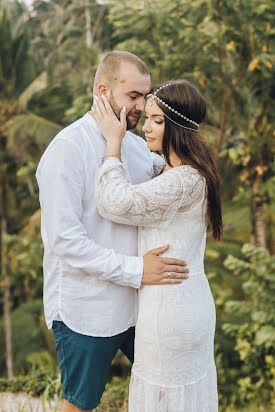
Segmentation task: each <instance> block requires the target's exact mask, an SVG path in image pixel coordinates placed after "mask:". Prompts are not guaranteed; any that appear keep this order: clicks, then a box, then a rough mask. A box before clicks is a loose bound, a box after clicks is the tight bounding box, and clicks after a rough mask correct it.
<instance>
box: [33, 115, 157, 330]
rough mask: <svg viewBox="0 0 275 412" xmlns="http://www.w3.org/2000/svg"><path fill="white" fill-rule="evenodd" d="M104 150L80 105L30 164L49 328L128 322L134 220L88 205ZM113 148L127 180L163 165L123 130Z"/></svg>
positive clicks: (143, 177) (137, 279)
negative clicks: (107, 215)
mask: <svg viewBox="0 0 275 412" xmlns="http://www.w3.org/2000/svg"><path fill="white" fill-rule="evenodd" d="M105 150H106V142H105V140H104V138H103V136H102V134H101V132H100V129H99V127H98V125H97V123H96V122H95V120H94V119H93V118H92V117H91V115H90V114H89V113H86V114H85V115H84V116H83V117H82V118H81V119H79V120H77V121H76V122H74V123H73V124H71V125H70V126H68V127H66V128H65V129H63V130H62V131H61V132H60V133H58V134H57V136H56V137H55V138H54V139H53V141H52V142H51V143H50V145H49V146H48V148H47V149H46V151H45V152H44V154H43V156H42V158H41V160H40V163H39V165H38V169H37V173H36V178H37V181H38V185H39V190H40V193H39V199H40V205H41V235H42V240H43V243H44V259H43V272H44V291H43V301H44V311H45V317H46V323H47V326H48V328H49V329H50V328H51V327H52V322H53V320H54V319H61V320H62V321H63V322H64V323H65V324H66V325H67V326H68V327H69V328H70V329H72V330H73V331H75V332H78V333H81V334H84V335H90V336H114V335H117V334H119V333H121V332H123V331H125V330H127V329H128V328H129V327H131V326H134V325H135V323H136V318H137V293H136V289H137V288H139V286H140V284H141V279H142V274H143V259H142V257H137V228H136V227H134V226H129V225H121V224H117V223H113V222H111V221H108V220H106V219H104V218H102V217H101V216H100V215H99V214H98V212H97V207H96V200H95V193H94V191H95V187H94V182H95V172H96V170H97V169H98V168H99V167H100V166H101V164H102V158H103V156H104V154H105ZM121 153H122V161H123V163H124V166H125V167H126V170H127V174H128V178H129V180H130V181H131V182H132V183H133V184H137V183H142V182H144V181H147V180H149V179H150V178H151V177H152V176H153V174H154V168H158V167H161V165H163V160H162V159H160V157H159V156H155V157H153V159H155V160H152V156H151V154H150V151H149V150H148V148H147V146H146V143H145V142H144V140H143V139H141V138H140V137H139V136H136V135H134V134H133V133H131V132H129V131H127V132H126V135H125V137H124V139H123V141H122V151H121Z"/></svg>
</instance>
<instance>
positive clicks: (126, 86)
mask: <svg viewBox="0 0 275 412" xmlns="http://www.w3.org/2000/svg"><path fill="white" fill-rule="evenodd" d="M117 84H118V85H119V86H120V87H121V89H123V91H124V92H126V93H128V92H137V93H140V94H146V93H148V91H149V90H150V84H151V78H150V75H147V74H143V73H141V72H140V71H139V70H138V68H137V67H136V66H135V65H133V64H126V63H124V64H122V65H121V67H120V73H119V78H118V83H117Z"/></svg>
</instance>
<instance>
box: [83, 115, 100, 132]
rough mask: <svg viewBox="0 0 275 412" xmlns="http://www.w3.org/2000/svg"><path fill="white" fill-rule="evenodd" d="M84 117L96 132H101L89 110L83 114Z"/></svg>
mask: <svg viewBox="0 0 275 412" xmlns="http://www.w3.org/2000/svg"><path fill="white" fill-rule="evenodd" d="M83 117H84V119H85V120H87V122H88V123H90V124H91V125H92V126H93V128H94V129H96V131H97V132H98V133H100V134H101V130H100V127H99V126H98V124H97V122H96V120H95V119H94V118H93V117H92V116H91V115H90V112H87V113H86V114H84V116H83Z"/></svg>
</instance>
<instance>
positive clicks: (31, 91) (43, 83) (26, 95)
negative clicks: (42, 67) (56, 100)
mask: <svg viewBox="0 0 275 412" xmlns="http://www.w3.org/2000/svg"><path fill="white" fill-rule="evenodd" d="M47 86H48V75H47V73H46V72H45V71H44V72H42V73H41V74H40V75H39V76H38V77H37V78H36V79H34V80H33V81H32V82H31V84H29V85H28V87H26V89H25V90H24V91H23V93H21V95H20V96H19V98H18V109H19V111H20V112H23V111H25V110H26V109H27V107H28V103H29V101H30V100H31V98H32V97H33V96H34V95H35V94H36V93H38V92H40V91H41V90H44V89H46V87H47Z"/></svg>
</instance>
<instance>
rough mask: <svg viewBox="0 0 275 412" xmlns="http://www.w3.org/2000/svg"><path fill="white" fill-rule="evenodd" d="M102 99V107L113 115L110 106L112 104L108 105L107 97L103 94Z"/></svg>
mask: <svg viewBox="0 0 275 412" xmlns="http://www.w3.org/2000/svg"><path fill="white" fill-rule="evenodd" d="M102 99H103V103H104V107H105V110H106V112H107V113H108V114H109V115H112V114H113V115H114V111H113V108H112V106H111V105H110V102H109V100H108V99H107V97H106V96H105V95H104V94H102Z"/></svg>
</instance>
